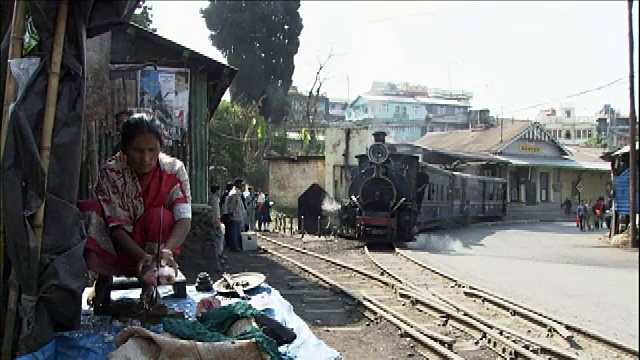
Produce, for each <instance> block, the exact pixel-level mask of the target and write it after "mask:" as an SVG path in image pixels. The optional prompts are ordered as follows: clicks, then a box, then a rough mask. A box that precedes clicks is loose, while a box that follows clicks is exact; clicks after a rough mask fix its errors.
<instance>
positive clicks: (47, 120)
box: [31, 0, 69, 257]
mask: <svg viewBox="0 0 640 360" xmlns="http://www.w3.org/2000/svg"><path fill="white" fill-rule="evenodd" d="M68 13H69V0H59V2H58V16H57V18H56V28H55V33H54V38H53V50H52V52H51V68H50V69H49V80H48V85H47V98H46V103H45V108H44V118H43V119H42V138H41V139H40V159H42V165H43V167H44V174H45V176H44V178H45V182H44V183H45V189H46V186H47V176H48V174H49V160H50V159H51V138H52V137H53V126H54V125H55V115H56V107H57V105H58V84H59V81H60V66H61V64H62V52H63V48H64V38H65V33H66V29H67V14H68ZM44 209H45V199H42V204H41V205H40V208H38V212H36V215H35V217H34V219H33V222H32V224H31V226H32V227H33V230H34V234H35V238H36V241H37V242H38V257H39V256H40V253H41V251H42V233H43V230H44V226H43V225H44V224H43V222H44Z"/></svg>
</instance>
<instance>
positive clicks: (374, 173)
mask: <svg viewBox="0 0 640 360" xmlns="http://www.w3.org/2000/svg"><path fill="white" fill-rule="evenodd" d="M385 137H386V133H385V132H376V133H374V134H373V138H374V142H373V144H372V145H370V146H369V147H368V149H367V152H366V154H361V155H358V156H357V157H356V158H357V159H358V168H357V170H356V174H355V176H354V177H353V179H352V181H351V183H350V185H349V188H348V190H347V199H344V201H343V204H342V206H341V209H340V225H341V226H340V227H341V229H342V233H343V236H345V237H348V238H353V239H357V240H364V241H368V242H391V241H405V242H406V241H413V240H414V235H415V233H416V229H415V223H416V217H417V215H418V209H417V207H416V202H415V190H414V189H415V188H416V180H417V179H416V177H417V169H418V163H419V159H418V157H417V156H413V155H404V154H397V153H396V152H395V149H394V146H393V145H391V144H387V143H386V141H385Z"/></svg>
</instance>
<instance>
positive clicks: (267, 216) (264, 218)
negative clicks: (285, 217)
mask: <svg viewBox="0 0 640 360" xmlns="http://www.w3.org/2000/svg"><path fill="white" fill-rule="evenodd" d="M272 206H273V202H272V201H271V200H269V194H264V202H263V203H262V211H261V214H260V220H261V227H260V229H261V231H266V232H268V231H269V224H270V223H271V207H272ZM262 226H264V229H263V228H262Z"/></svg>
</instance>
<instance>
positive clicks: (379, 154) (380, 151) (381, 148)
mask: <svg viewBox="0 0 640 360" xmlns="http://www.w3.org/2000/svg"><path fill="white" fill-rule="evenodd" d="M367 156H368V157H369V161H371V162H372V163H374V164H382V163H383V162H385V161H387V159H388V158H389V149H388V148H387V146H386V145H385V144H382V143H375V144H373V145H371V146H369V150H367Z"/></svg>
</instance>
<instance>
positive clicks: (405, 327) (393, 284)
mask: <svg viewBox="0 0 640 360" xmlns="http://www.w3.org/2000/svg"><path fill="white" fill-rule="evenodd" d="M259 237H260V238H261V239H263V240H265V241H267V242H268V243H270V244H273V245H276V246H277V247H279V248H283V249H287V250H291V251H293V252H296V253H299V254H303V255H307V256H309V257H313V258H316V259H319V260H322V261H324V262H326V263H330V264H332V265H335V266H337V267H340V268H343V269H347V270H350V271H352V272H353V273H357V274H359V275H361V276H363V277H365V278H367V279H370V280H375V281H376V282H378V283H380V284H383V285H384V286H386V287H389V288H391V289H392V290H393V292H394V293H395V294H397V295H401V294H404V295H406V294H409V295H410V297H411V298H413V299H417V300H418V301H420V302H421V303H422V304H429V306H431V305H430V304H434V303H436V304H438V305H437V309H438V310H440V311H441V312H444V313H447V314H448V315H450V316H451V317H453V318H455V319H456V320H458V322H459V323H463V324H466V325H467V326H471V327H473V328H474V329H478V330H480V332H479V333H480V334H481V335H480V337H479V339H482V340H486V342H487V343H488V344H489V346H490V348H491V350H493V351H494V352H495V353H496V354H498V355H500V356H503V357H505V358H508V359H512V358H515V357H516V356H519V357H520V358H526V359H538V358H539V356H538V355H537V354H535V353H534V352H532V351H531V350H530V349H529V348H526V347H520V346H514V344H513V343H512V341H511V340H510V339H507V338H506V337H504V336H502V335H500V334H499V333H498V331H496V330H493V329H491V328H489V327H487V326H484V325H482V324H479V323H474V322H473V320H472V319H467V318H465V317H464V315H459V314H458V315H455V314H454V311H455V310H452V309H451V308H449V309H447V308H446V306H445V305H443V304H442V303H441V301H438V300H437V299H434V298H433V297H431V298H428V297H427V296H426V294H424V293H422V292H419V290H418V289H416V288H415V287H414V286H407V285H405V284H403V283H402V282H400V281H398V280H395V279H389V278H387V277H384V276H381V275H378V274H376V273H373V272H371V271H368V270H365V269H363V268H360V267H357V266H354V265H351V264H347V263H345V262H343V261H340V260H337V259H333V258H330V257H328V256H325V255H322V254H317V253H314V252H311V251H309V250H306V249H302V248H299V247H297V246H292V245H289V244H285V243H282V242H279V241H277V240H274V239H271V238H269V237H267V236H264V235H259ZM262 248H263V249H264V250H265V251H266V252H268V253H271V254H273V255H275V256H278V257H281V258H282V259H283V260H285V261H288V262H291V263H292V264H294V265H296V266H298V267H299V268H301V269H302V270H304V271H306V272H308V273H310V274H312V275H314V276H316V277H317V278H318V279H320V280H322V281H324V282H326V283H327V284H329V285H331V286H333V287H335V288H338V289H340V290H347V291H343V292H345V293H346V294H347V295H349V296H351V297H353V298H354V299H355V300H356V301H358V302H361V303H363V304H364V305H365V306H366V307H367V308H368V309H369V310H371V311H373V312H374V313H376V314H378V315H379V316H381V317H383V318H385V319H386V320H388V321H389V322H391V323H392V324H394V325H396V326H398V325H399V324H402V326H398V327H399V328H401V330H402V331H405V332H406V333H407V334H409V335H411V336H412V337H413V338H414V339H416V340H417V341H418V342H420V343H421V344H423V345H425V346H427V347H428V348H429V349H430V350H432V351H435V352H438V353H439V354H440V355H443V353H442V352H441V351H444V350H443V349H439V348H434V346H435V344H433V343H432V342H426V341H424V339H422V338H421V337H420V336H414V335H422V336H427V337H428V338H429V339H430V340H431V341H436V342H437V343H438V344H439V345H438V346H439V347H444V348H445V349H447V350H448V347H449V346H450V345H451V342H450V341H448V340H447V338H446V337H445V338H443V335H442V334H439V333H436V332H434V331H427V330H426V329H424V328H423V327H420V326H419V325H418V324H417V323H416V322H415V321H413V320H411V319H409V318H408V317H406V316H402V315H401V314H399V313H397V312H396V311H394V310H393V309H391V308H389V307H386V306H384V305H383V304H380V303H379V302H377V301H376V300H374V299H372V298H371V297H368V296H367V295H366V293H365V294H362V292H361V294H360V295H359V294H356V293H355V292H353V291H350V290H349V289H346V288H345V287H343V286H341V285H340V284H339V283H338V282H336V281H334V280H333V279H331V278H329V277H327V276H326V275H325V274H322V273H320V272H318V271H317V270H315V269H312V268H311V267H310V266H308V265H305V264H302V263H301V262H300V261H296V260H295V259H292V258H291V257H290V256H286V255H283V254H280V253H279V252H277V251H275V250H273V249H268V248H266V247H264V246H263V247H262ZM291 260H293V261H291ZM300 265H302V266H300ZM317 275H321V276H317ZM365 292H366V291H365ZM369 305H372V306H369ZM391 318H392V319H394V320H389V319H391ZM460 328H462V329H463V330H464V327H460ZM465 333H467V334H470V335H472V336H474V337H475V335H477V334H478V333H477V332H475V331H473V332H469V331H465ZM448 351H450V350H448ZM454 355H455V358H460V356H459V355H456V354H452V353H449V355H448V356H452V357H453V356H454ZM569 355H572V354H569ZM566 358H569V359H571V358H576V357H575V356H568V357H566Z"/></svg>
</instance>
